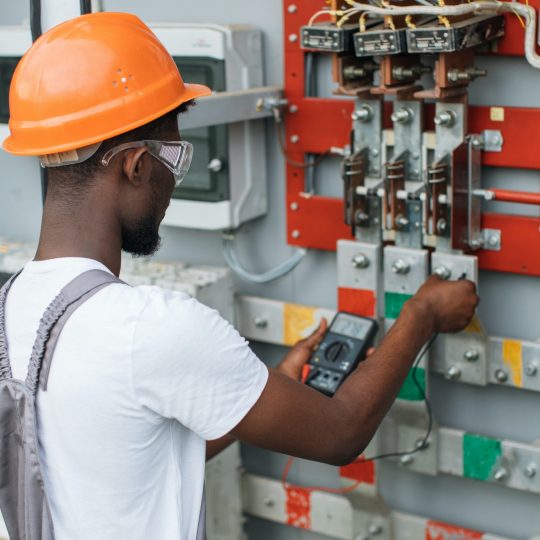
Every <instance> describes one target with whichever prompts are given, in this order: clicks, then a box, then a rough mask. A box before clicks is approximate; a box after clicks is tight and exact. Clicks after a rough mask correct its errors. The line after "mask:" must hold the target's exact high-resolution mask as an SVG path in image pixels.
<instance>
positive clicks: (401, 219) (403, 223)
mask: <svg viewBox="0 0 540 540" xmlns="http://www.w3.org/2000/svg"><path fill="white" fill-rule="evenodd" d="M408 225H409V220H408V219H407V218H406V217H405V216H402V215H399V216H397V217H396V227H397V228H398V229H400V230H401V229H405V227H407V226H408Z"/></svg>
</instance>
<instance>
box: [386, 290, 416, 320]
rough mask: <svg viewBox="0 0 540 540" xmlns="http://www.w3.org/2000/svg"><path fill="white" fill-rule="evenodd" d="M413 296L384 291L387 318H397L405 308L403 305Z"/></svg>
mask: <svg viewBox="0 0 540 540" xmlns="http://www.w3.org/2000/svg"><path fill="white" fill-rule="evenodd" d="M411 297H412V294H401V293H392V292H387V293H384V316H385V317H386V318H387V319H397V318H398V317H399V314H400V313H401V310H402V309H403V305H404V304H405V302H406V301H407V300H409V298H411Z"/></svg>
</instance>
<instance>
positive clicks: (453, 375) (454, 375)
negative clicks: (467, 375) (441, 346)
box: [446, 366, 461, 380]
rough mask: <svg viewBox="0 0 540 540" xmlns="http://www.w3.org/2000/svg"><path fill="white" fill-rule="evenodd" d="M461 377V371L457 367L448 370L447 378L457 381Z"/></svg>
mask: <svg viewBox="0 0 540 540" xmlns="http://www.w3.org/2000/svg"><path fill="white" fill-rule="evenodd" d="M460 377H461V369H459V368H458V367H457V366H450V367H449V368H448V369H447V370H446V378H447V379H451V380H456V379H459V378H460Z"/></svg>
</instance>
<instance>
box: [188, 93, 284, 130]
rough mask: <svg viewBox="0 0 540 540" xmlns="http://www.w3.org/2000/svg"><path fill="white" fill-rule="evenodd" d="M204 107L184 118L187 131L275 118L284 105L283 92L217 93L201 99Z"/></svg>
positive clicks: (194, 110) (197, 108)
mask: <svg viewBox="0 0 540 540" xmlns="http://www.w3.org/2000/svg"><path fill="white" fill-rule="evenodd" d="M200 103H201V106H200V107H195V108H194V109H193V110H192V111H190V113H189V114H186V115H185V117H184V116H182V129H183V130H184V129H192V128H200V127H208V126H216V125H219V124H232V123H235V122H245V121H247V120H260V119H264V118H268V117H270V116H274V117H275V114H276V113H275V111H276V110H278V111H279V107H281V106H283V104H284V101H283V88H280V87H279V86H265V87H260V88H249V89H247V90H235V91H231V92H217V93H216V94H212V95H211V96H208V97H203V98H200ZM276 107H277V108H276Z"/></svg>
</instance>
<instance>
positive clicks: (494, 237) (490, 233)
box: [482, 229, 502, 251]
mask: <svg viewBox="0 0 540 540" xmlns="http://www.w3.org/2000/svg"><path fill="white" fill-rule="evenodd" d="M482 241H483V244H482V249H487V250H488V251H501V245H502V233H501V231H499V230H498V229H482Z"/></svg>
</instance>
